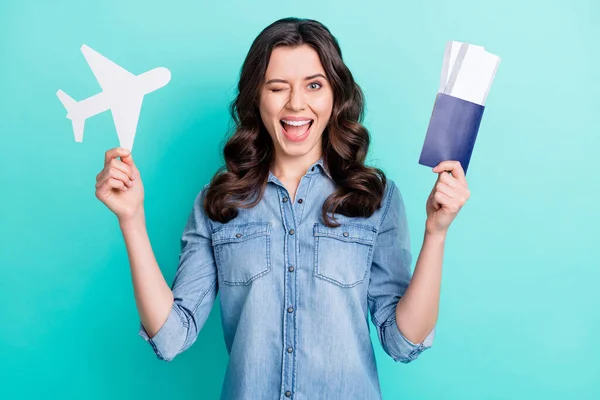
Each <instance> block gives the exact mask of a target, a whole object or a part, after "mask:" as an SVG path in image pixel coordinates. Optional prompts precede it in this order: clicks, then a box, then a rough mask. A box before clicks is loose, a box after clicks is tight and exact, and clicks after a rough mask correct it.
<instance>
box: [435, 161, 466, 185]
mask: <svg viewBox="0 0 600 400" xmlns="http://www.w3.org/2000/svg"><path fill="white" fill-rule="evenodd" d="M444 171H448V172H450V174H451V175H452V176H453V177H454V178H456V179H458V181H459V182H461V183H463V184H466V183H467V179H466V177H465V171H464V170H463V167H462V165H461V163H460V162H459V161H454V160H449V161H442V162H441V163H439V164H438V165H436V166H435V168H433V172H438V173H439V172H444ZM442 175H447V174H442Z"/></svg>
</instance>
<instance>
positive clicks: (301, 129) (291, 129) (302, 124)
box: [279, 119, 314, 142]
mask: <svg viewBox="0 0 600 400" xmlns="http://www.w3.org/2000/svg"><path fill="white" fill-rule="evenodd" d="M307 121H310V122H307ZM313 122H314V120H312V119H311V120H309V119H304V120H295V119H282V120H280V121H279V123H280V124H281V127H282V128H283V133H284V135H285V136H286V137H287V138H288V139H289V140H291V141H293V142H300V141H302V140H304V139H306V137H308V133H309V132H310V128H311V127H312V125H313Z"/></svg>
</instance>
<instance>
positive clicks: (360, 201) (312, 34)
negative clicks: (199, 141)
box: [203, 18, 386, 227]
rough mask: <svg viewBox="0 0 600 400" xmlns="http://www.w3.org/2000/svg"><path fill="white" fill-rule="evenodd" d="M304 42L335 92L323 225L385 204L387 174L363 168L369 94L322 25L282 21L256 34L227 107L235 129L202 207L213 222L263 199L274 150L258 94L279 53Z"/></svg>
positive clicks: (327, 134)
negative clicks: (273, 57)
mask: <svg viewBox="0 0 600 400" xmlns="http://www.w3.org/2000/svg"><path fill="white" fill-rule="evenodd" d="M303 44H307V45H309V46H311V47H312V48H313V49H314V50H315V51H316V52H317V54H318V55H319V58H320V60H321V64H322V65H323V67H324V69H325V72H326V75H327V79H328V80H329V82H330V83H331V86H332V88H333V99H334V100H333V110H332V114H331V119H330V121H329V123H328V125H327V127H326V128H325V130H324V131H323V136H322V150H323V162H324V165H325V166H326V168H327V170H328V171H329V173H330V175H331V177H332V179H333V180H334V182H335V186H336V190H335V191H334V192H333V193H332V194H331V195H330V196H329V197H328V198H327V199H326V200H325V202H324V203H323V209H322V217H323V221H324V223H325V224H326V225H327V226H330V227H336V226H339V223H337V221H336V219H335V218H334V214H335V213H338V214H342V215H346V216H350V217H368V216H370V215H371V214H372V213H373V212H375V211H376V210H377V209H378V208H379V207H380V206H381V200H382V197H383V192H384V188H385V185H386V177H385V174H384V173H383V171H382V170H380V169H378V168H373V167H368V166H365V158H366V156H367V152H368V149H369V143H370V136H369V132H368V131H367V129H366V128H365V127H364V126H363V125H362V120H363V116H364V96H363V93H362V90H361V89H360V87H359V86H358V85H357V84H356V82H355V81H354V78H353V77H352V74H351V72H350V70H349V69H348V67H346V65H345V64H344V61H343V60H342V51H341V49H340V46H339V44H338V41H337V39H336V38H335V37H334V36H333V35H332V34H331V32H330V31H329V29H328V28H327V27H325V26H324V25H323V24H321V23H320V22H317V21H314V20H310V19H300V18H284V19H280V20H278V21H275V22H274V23H272V24H271V25H269V26H268V27H266V28H265V29H264V30H263V31H262V32H261V33H260V34H259V35H258V36H257V37H256V39H255V40H254V42H253V43H252V46H251V47H250V50H249V52H248V55H247V56H246V59H245V61H244V63H243V65H242V69H241V72H240V79H239V83H238V88H237V91H238V94H237V96H236V97H235V99H234V101H233V102H232V103H231V104H230V107H229V111H230V114H231V117H232V119H233V122H234V128H233V135H232V136H231V137H230V138H229V139H228V141H227V143H226V144H225V146H224V149H223V154H224V158H225V165H224V166H222V167H221V168H219V170H218V171H217V172H216V173H215V175H214V176H213V178H212V180H211V182H210V185H209V188H208V190H207V191H206V195H205V196H204V204H203V206H204V209H205V211H206V214H207V215H208V217H209V218H211V219H212V220H214V221H220V222H222V223H225V222H228V221H230V220H232V219H233V218H235V217H236V216H237V214H238V211H237V209H238V208H250V207H253V206H255V205H256V204H258V202H259V201H260V200H261V198H262V196H263V193H264V190H265V187H266V185H267V180H268V176H269V170H270V166H271V165H272V162H273V160H274V157H275V151H274V145H273V141H272V139H271V136H269V133H268V131H267V129H266V128H265V126H264V124H263V122H262V119H261V116H260V112H259V108H258V104H259V103H258V100H259V96H260V90H261V87H262V85H263V83H264V78H265V73H266V70H267V66H268V63H269V59H270V57H271V52H272V51H273V49H274V48H275V47H278V46H300V45H303ZM328 213H331V217H330V216H329V215H328Z"/></svg>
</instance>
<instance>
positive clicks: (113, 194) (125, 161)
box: [96, 147, 144, 222]
mask: <svg viewBox="0 0 600 400" xmlns="http://www.w3.org/2000/svg"><path fill="white" fill-rule="evenodd" d="M117 157H121V159H120V160H119V159H118V158H117ZM96 197H97V198H98V200H100V201H101V202H103V203H104V204H105V205H106V206H107V207H108V208H109V209H110V210H111V211H112V212H113V213H115V214H116V216H117V218H118V219H119V221H120V222H124V221H127V220H130V219H133V218H134V217H136V216H138V215H140V214H141V211H143V204H144V186H143V185H142V179H141V177H140V171H139V170H138V169H137V167H136V166H135V164H134V162H133V158H132V157H131V152H130V151H129V150H127V149H124V148H121V147H116V148H113V149H110V150H108V151H107V152H106V154H105V157H104V168H103V169H102V171H100V173H99V174H98V175H97V176H96Z"/></svg>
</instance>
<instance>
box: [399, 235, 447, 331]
mask: <svg viewBox="0 0 600 400" xmlns="http://www.w3.org/2000/svg"><path fill="white" fill-rule="evenodd" d="M445 241H446V234H445V233H428V232H425V235H424V239H423V247H422V248H421V252H420V253H419V257H418V259H417V263H416V265H415V271H414V273H413V276H412V278H411V280H410V284H409V285H408V288H407V289H406V292H405V293H404V296H402V297H401V298H400V300H399V301H398V304H397V305H396V324H397V325H398V329H400V331H401V332H402V334H403V335H404V336H405V337H406V338H407V339H408V340H410V341H411V342H413V343H421V342H422V341H423V340H425V337H427V334H428V333H429V332H431V330H432V329H433V327H434V326H435V324H436V322H437V318H438V306H439V301H440V288H441V280H442V260H443V258H444V244H445Z"/></svg>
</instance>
